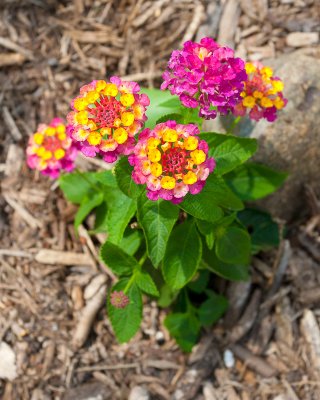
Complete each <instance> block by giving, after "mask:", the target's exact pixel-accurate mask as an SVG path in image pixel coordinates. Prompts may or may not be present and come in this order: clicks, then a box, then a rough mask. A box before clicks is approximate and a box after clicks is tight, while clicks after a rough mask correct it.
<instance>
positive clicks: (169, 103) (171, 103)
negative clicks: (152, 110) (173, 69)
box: [159, 91, 181, 108]
mask: <svg viewBox="0 0 320 400" xmlns="http://www.w3.org/2000/svg"><path fill="white" fill-rule="evenodd" d="M162 92H163V91H162ZM159 106H160V107H168V108H179V107H181V101H180V99H179V97H176V96H173V95H171V98H169V100H166V101H164V102H163V103H160V104H159Z"/></svg>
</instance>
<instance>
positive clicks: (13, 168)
mask: <svg viewBox="0 0 320 400" xmlns="http://www.w3.org/2000/svg"><path fill="white" fill-rule="evenodd" d="M23 157H24V153H23V150H22V148H21V147H20V146H17V145H16V144H14V143H11V144H10V145H9V149H8V153H7V159H6V169H5V171H4V173H5V175H6V176H11V177H12V176H18V175H19V174H20V170H21V167H22V163H23Z"/></svg>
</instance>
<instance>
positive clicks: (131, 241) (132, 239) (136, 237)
mask: <svg viewBox="0 0 320 400" xmlns="http://www.w3.org/2000/svg"><path fill="white" fill-rule="evenodd" d="M128 229H130V228H128ZM141 240H142V232H141V231H137V230H136V231H132V232H130V233H127V234H126V233H125V234H124V236H123V238H122V240H121V242H120V245H119V247H121V249H126V253H128V254H130V255H131V256H133V255H134V254H135V252H136V251H137V250H138V249H139V247H140V244H141Z"/></svg>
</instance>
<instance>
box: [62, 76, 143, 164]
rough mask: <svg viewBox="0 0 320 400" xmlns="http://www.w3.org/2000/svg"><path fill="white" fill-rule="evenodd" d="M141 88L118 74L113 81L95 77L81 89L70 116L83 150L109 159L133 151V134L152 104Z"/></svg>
mask: <svg viewBox="0 0 320 400" xmlns="http://www.w3.org/2000/svg"><path fill="white" fill-rule="evenodd" d="M139 91H140V87H139V85H138V84H137V83H135V82H125V81H121V79H120V78H118V77H115V76H113V77H112V78H111V79H110V82H106V81H104V80H100V81H92V82H91V83H89V84H88V85H85V86H83V87H82V88H81V89H80V95H79V96H77V97H76V98H75V99H74V100H72V102H71V107H72V109H73V111H71V112H70V113H69V114H68V116H67V120H68V123H69V124H70V127H69V134H70V136H71V137H72V139H73V140H75V141H77V142H80V143H81V151H82V152H83V154H85V155H86V156H88V157H94V156H95V155H96V154H98V153H99V154H101V155H102V156H103V159H104V160H105V161H106V162H114V161H116V160H117V158H118V156H119V154H126V155H127V154H129V153H130V152H131V151H132V148H133V146H134V143H135V139H134V135H135V134H136V133H138V132H139V130H140V129H141V128H142V126H143V124H144V121H145V120H146V119H147V117H146V115H145V111H146V107H147V106H148V105H149V98H148V97H147V96H146V95H145V94H138V92H139Z"/></svg>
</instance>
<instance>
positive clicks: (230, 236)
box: [215, 226, 251, 265]
mask: <svg viewBox="0 0 320 400" xmlns="http://www.w3.org/2000/svg"><path fill="white" fill-rule="evenodd" d="M250 248H251V242H250V236H249V234H248V232H247V231H245V230H244V229H241V228H239V227H237V226H228V227H226V228H224V231H223V234H221V236H220V235H219V236H218V237H217V238H216V243H215V249H216V254H217V257H218V258H219V259H220V260H221V261H223V262H226V263H228V264H244V265H247V264H248V263H249V259H250V253H251V251H250Z"/></svg>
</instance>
